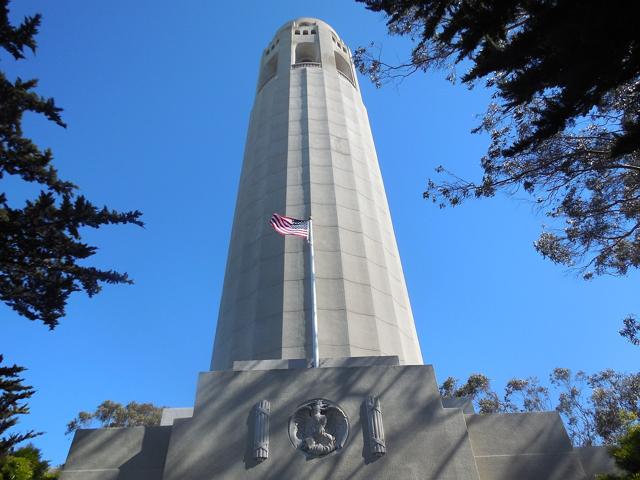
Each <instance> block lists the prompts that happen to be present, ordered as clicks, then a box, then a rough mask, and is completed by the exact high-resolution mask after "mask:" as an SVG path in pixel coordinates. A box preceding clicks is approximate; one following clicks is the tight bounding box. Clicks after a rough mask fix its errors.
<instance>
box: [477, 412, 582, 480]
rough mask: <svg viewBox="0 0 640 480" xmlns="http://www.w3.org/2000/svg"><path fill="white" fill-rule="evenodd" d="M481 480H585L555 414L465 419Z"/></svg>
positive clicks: (516, 414)
mask: <svg viewBox="0 0 640 480" xmlns="http://www.w3.org/2000/svg"><path fill="white" fill-rule="evenodd" d="M465 419H466V422H467V429H468V431H469V438H470V439H471V446H472V448H473V453H474V456H475V460H476V464H477V466H478V471H479V473H480V478H482V479H487V480H488V479H491V480H512V479H518V480H539V479H546V480H586V478H587V476H586V474H585V472H584V470H583V468H582V465H581V464H580V459H579V457H578V455H577V454H576V453H575V452H574V451H573V447H572V445H571V441H570V440H569V437H568V435H567V432H566V431H565V429H564V426H563V424H562V420H561V419H560V416H559V415H558V413H557V412H536V413H505V414H491V415H465Z"/></svg>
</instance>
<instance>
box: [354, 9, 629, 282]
mask: <svg viewBox="0 0 640 480" xmlns="http://www.w3.org/2000/svg"><path fill="white" fill-rule="evenodd" d="M358 1H360V2H362V3H365V4H366V6H367V8H368V9H370V10H373V11H375V12H383V13H385V14H386V15H387V18H388V21H387V25H388V28H389V32H390V33H391V34H394V35H407V36H409V37H410V38H412V39H413V40H414V42H415V43H414V48H413V51H412V53H411V56H410V58H409V60H408V61H407V62H405V63H403V64H400V65H390V64H387V63H384V61H383V60H382V59H381V58H379V56H377V55H376V54H375V52H374V49H373V48H372V47H370V48H359V49H357V50H356V52H355V61H356V64H357V66H358V68H359V69H360V71H361V72H362V73H364V74H366V75H369V77H370V78H371V79H372V80H373V81H374V82H375V83H376V85H378V86H380V85H382V84H383V83H384V82H385V81H388V80H391V79H393V78H397V77H403V76H406V75H410V74H412V73H414V72H416V71H427V70H431V69H445V70H446V69H450V70H451V73H450V77H451V78H454V77H455V69H456V68H462V69H463V70H464V73H463V74H462V76H461V81H462V83H464V84H466V85H468V86H473V85H475V84H477V83H478V82H479V81H480V80H484V81H485V82H486V85H488V86H489V87H490V88H492V89H493V91H494V92H495V94H494V103H492V104H491V105H489V107H488V110H487V112H486V115H485V118H484V120H483V122H482V123H481V125H480V126H479V127H478V128H477V130H476V131H483V132H487V133H488V134H489V135H490V137H491V145H490V147H489V149H488V152H487V154H486V155H485V156H484V157H483V158H482V160H481V163H482V167H483V169H484V177H483V179H482V180H481V181H480V182H472V181H466V180H463V179H460V178H458V177H456V176H455V175H453V174H450V173H449V174H448V177H447V178H445V179H443V180H441V181H437V182H436V181H433V180H429V181H428V184H427V189H426V191H425V193H424V196H425V198H428V199H431V200H433V201H434V202H436V203H437V204H439V205H440V206H446V205H451V206H455V205H458V204H459V203H460V202H461V201H463V200H464V199H466V198H468V197H489V196H492V195H494V194H495V193H496V192H497V191H501V190H502V191H507V192H511V193H512V192H515V191H517V190H518V189H523V190H524V191H526V192H528V193H529V194H531V195H532V198H533V200H534V201H535V202H536V203H537V204H538V205H539V206H540V208H541V209H542V210H543V211H545V212H546V214H547V215H548V216H549V217H550V218H551V219H555V220H551V227H550V229H549V230H543V232H542V234H541V235H540V238H539V239H538V241H537V242H536V243H535V247H536V249H537V250H538V251H539V252H540V253H541V254H542V255H543V256H545V257H547V258H550V259H551V260H552V261H554V262H556V263H560V264H563V265H566V266H569V267H574V268H578V269H579V270H580V271H581V272H582V273H583V275H584V276H585V278H590V277H591V276H593V275H600V274H626V273H627V271H628V269H629V268H637V267H638V266H640V35H638V26H637V19H638V18H640V3H638V2H626V1H623V0H617V1H615V0H614V1H611V2H606V3H603V2H599V1H596V0H585V1H581V2H575V1H570V0H559V1H558V0H554V1H550V0H515V1H510V2H500V1H495V2H490V1H486V2H485V1H477V0H461V1H457V0H456V1H453V0H422V1H418V0H358ZM438 171H439V172H447V171H446V170H445V169H444V168H442V167H440V168H439V169H438ZM447 173H448V172H447Z"/></svg>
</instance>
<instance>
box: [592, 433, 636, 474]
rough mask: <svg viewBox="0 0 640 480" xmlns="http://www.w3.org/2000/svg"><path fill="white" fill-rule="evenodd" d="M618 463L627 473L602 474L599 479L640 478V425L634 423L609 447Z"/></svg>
mask: <svg viewBox="0 0 640 480" xmlns="http://www.w3.org/2000/svg"><path fill="white" fill-rule="evenodd" d="M609 452H610V453H611V456H612V457H613V458H614V460H615V462H616V465H617V466H618V467H619V468H620V469H621V470H624V471H625V472H626V474H625V475H600V476H598V477H597V478H598V479H599V480H640V425H634V426H632V427H630V428H629V430H628V431H627V432H626V433H625V434H624V435H623V436H621V437H620V439H619V440H618V443H617V444H616V445H613V446H612V447H610V448H609Z"/></svg>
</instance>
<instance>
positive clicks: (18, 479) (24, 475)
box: [0, 455, 33, 480]
mask: <svg viewBox="0 0 640 480" xmlns="http://www.w3.org/2000/svg"><path fill="white" fill-rule="evenodd" d="M32 478H33V470H32V469H31V462H29V460H28V459H26V458H20V457H14V456H13V455H9V456H7V457H4V458H3V459H2V460H0V480H31V479H32Z"/></svg>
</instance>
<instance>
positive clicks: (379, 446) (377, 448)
mask: <svg viewBox="0 0 640 480" xmlns="http://www.w3.org/2000/svg"><path fill="white" fill-rule="evenodd" d="M365 403H366V412H367V425H368V427H369V432H368V433H369V448H370V449H371V454H372V455H373V456H374V457H381V456H383V455H384V454H385V453H387V446H386V444H385V441H384V427H383V426H382V407H381V406H380V399H379V398H378V397H375V396H373V395H370V396H368V397H367V400H366V402H365Z"/></svg>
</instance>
